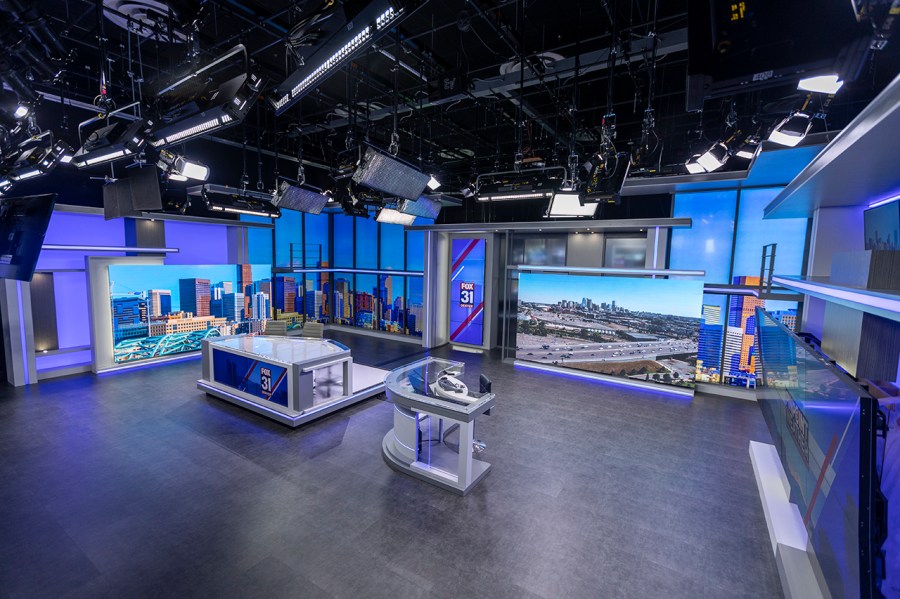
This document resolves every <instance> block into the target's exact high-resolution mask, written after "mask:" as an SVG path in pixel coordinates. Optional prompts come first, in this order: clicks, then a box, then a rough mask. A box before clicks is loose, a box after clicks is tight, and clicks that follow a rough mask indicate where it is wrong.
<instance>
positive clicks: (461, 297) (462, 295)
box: [449, 239, 487, 345]
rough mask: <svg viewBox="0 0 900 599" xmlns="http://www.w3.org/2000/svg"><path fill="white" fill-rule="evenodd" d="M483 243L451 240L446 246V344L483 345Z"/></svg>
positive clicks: (484, 244) (480, 240)
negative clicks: (448, 337)
mask: <svg viewBox="0 0 900 599" xmlns="http://www.w3.org/2000/svg"><path fill="white" fill-rule="evenodd" d="M486 251H487V242H486V241H485V240H484V239H454V240H453V241H452V242H451V244H450V285H449V289H450V341H451V342H453V343H466V344H468V345H481V344H482V343H484V270H485V264H484V261H485V257H486Z"/></svg>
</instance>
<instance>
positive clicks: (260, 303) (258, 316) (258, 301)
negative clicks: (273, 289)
mask: <svg viewBox="0 0 900 599" xmlns="http://www.w3.org/2000/svg"><path fill="white" fill-rule="evenodd" d="M252 304H253V313H252V314H251V317H252V318H253V319H255V320H264V319H266V318H269V314H270V313H271V312H270V310H271V308H270V306H269V296H268V295H267V294H265V293H262V292H257V293H254V294H253V302H252Z"/></svg>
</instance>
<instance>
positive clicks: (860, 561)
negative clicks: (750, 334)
mask: <svg viewBox="0 0 900 599" xmlns="http://www.w3.org/2000/svg"><path fill="white" fill-rule="evenodd" d="M755 316H756V322H757V328H756V350H757V355H758V356H759V364H758V372H757V377H758V378H757V398H758V400H759V405H760V408H761V410H762V413H763V416H764V417H765V420H766V424H767V425H768V428H769V432H770V433H771V436H772V440H773V442H774V444H775V447H776V448H777V450H778V455H779V457H780V458H781V463H782V465H783V467H784V471H785V474H786V476H787V479H788V481H789V483H790V489H791V497H790V499H791V502H792V503H794V504H796V505H797V507H798V508H799V511H800V515H801V517H802V518H803V522H804V524H805V526H806V529H807V532H808V534H809V546H810V548H811V549H812V551H811V552H810V553H811V555H812V556H813V561H814V565H815V567H816V568H817V570H818V572H817V574H818V575H819V578H820V580H824V581H825V583H826V585H827V587H828V589H829V591H830V592H831V595H832V596H833V597H857V596H868V595H869V593H870V592H871V589H872V585H873V574H872V566H871V564H872V551H871V536H870V531H871V527H872V520H871V519H872V517H873V514H872V502H873V500H874V486H873V485H874V482H873V480H874V474H875V472H874V465H873V460H874V451H873V444H874V436H873V432H872V426H873V410H874V400H873V399H872V398H871V397H870V396H869V395H868V394H867V393H866V392H865V390H863V389H862V388H861V387H860V386H859V385H857V384H856V383H855V382H854V381H853V379H852V378H850V377H849V376H848V375H847V374H846V373H844V372H843V371H841V370H840V369H839V368H837V367H836V366H835V365H834V364H832V363H831V362H829V361H828V360H827V359H826V358H825V357H824V356H822V355H821V354H819V353H817V352H816V351H815V350H814V349H813V348H812V347H810V346H809V345H807V344H805V343H804V342H803V340H801V339H800V338H799V337H798V336H797V335H795V334H794V333H793V332H792V331H790V330H789V329H788V327H786V326H785V325H784V324H783V323H782V322H781V321H780V319H779V318H778V317H777V316H775V315H773V314H771V313H769V312H767V311H765V310H763V309H762V308H760V307H757V308H756V310H755Z"/></svg>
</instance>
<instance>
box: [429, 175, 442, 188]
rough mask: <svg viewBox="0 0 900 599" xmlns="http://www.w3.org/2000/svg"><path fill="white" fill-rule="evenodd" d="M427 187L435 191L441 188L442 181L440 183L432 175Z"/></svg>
mask: <svg viewBox="0 0 900 599" xmlns="http://www.w3.org/2000/svg"><path fill="white" fill-rule="evenodd" d="M427 185H428V189H430V190H431V191H435V190H436V189H437V188H438V187H440V186H441V183H440V181H438V180H437V179H435V178H434V175H431V178H430V179H428V183H427Z"/></svg>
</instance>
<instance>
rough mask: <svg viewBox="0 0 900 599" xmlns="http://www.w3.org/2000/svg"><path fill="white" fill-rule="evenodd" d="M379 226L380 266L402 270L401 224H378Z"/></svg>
mask: <svg viewBox="0 0 900 599" xmlns="http://www.w3.org/2000/svg"><path fill="white" fill-rule="evenodd" d="M379 226H380V227H381V264H380V267H381V268H389V269H391V270H403V254H404V249H405V248H404V247H403V243H404V233H403V225H389V224H380V225H379Z"/></svg>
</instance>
